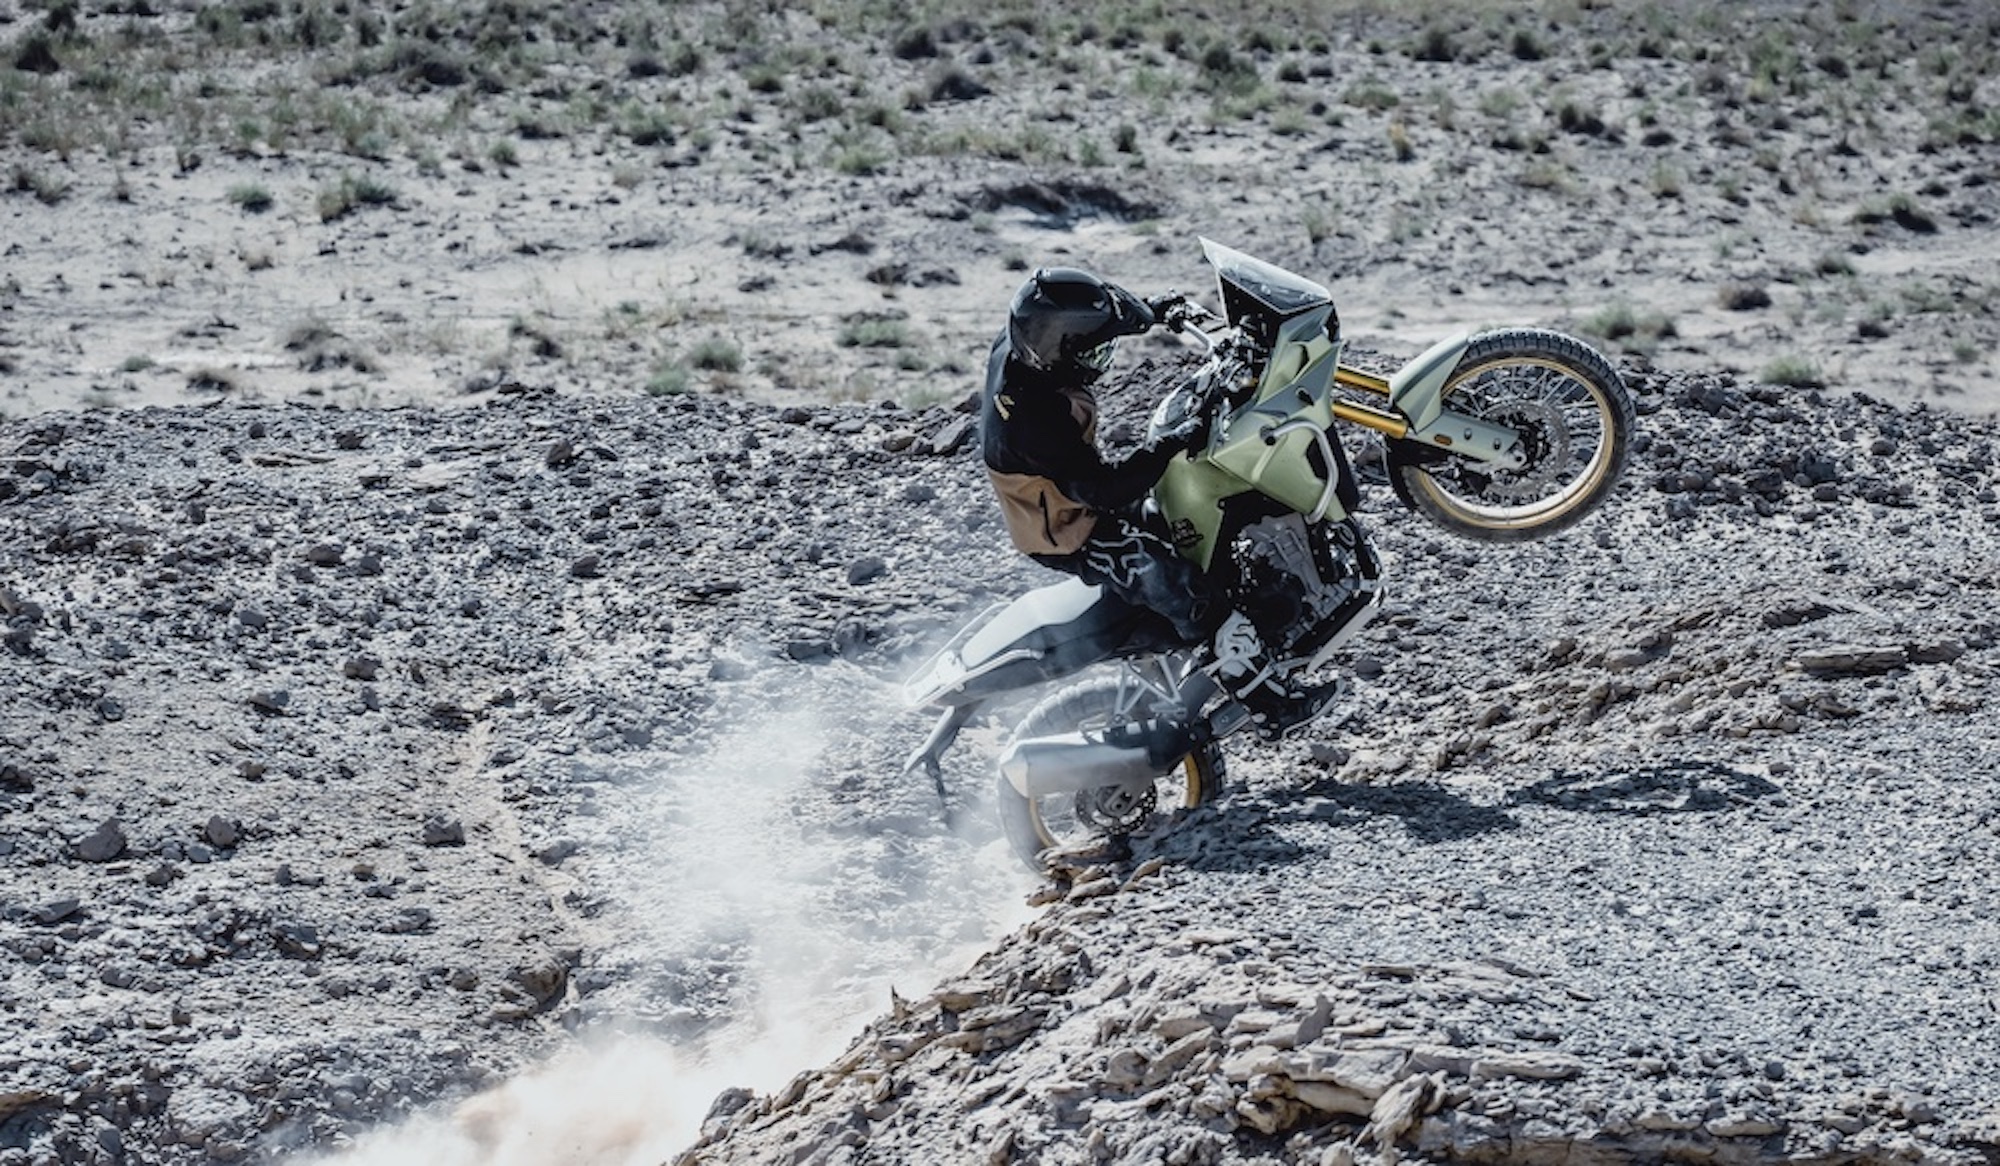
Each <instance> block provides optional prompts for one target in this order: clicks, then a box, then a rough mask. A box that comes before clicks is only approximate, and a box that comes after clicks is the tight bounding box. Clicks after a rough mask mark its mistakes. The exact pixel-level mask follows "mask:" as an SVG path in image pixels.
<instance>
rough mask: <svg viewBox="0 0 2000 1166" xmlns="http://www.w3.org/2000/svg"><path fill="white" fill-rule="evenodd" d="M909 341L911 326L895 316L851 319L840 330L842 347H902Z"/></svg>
mask: <svg viewBox="0 0 2000 1166" xmlns="http://www.w3.org/2000/svg"><path fill="white" fill-rule="evenodd" d="M909 342H910V336H909V327H908V326H907V325H906V324H905V323H904V322H903V321H902V320H899V319H894V318H882V317H870V318H862V319H858V320H849V321H848V322H847V323H846V325H844V326H843V327H842V328H841V330H840V345H841V347H842V348H901V347H903V346H904V345H906V344H908V343H909Z"/></svg>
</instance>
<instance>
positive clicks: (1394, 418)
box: [1333, 364, 1410, 438]
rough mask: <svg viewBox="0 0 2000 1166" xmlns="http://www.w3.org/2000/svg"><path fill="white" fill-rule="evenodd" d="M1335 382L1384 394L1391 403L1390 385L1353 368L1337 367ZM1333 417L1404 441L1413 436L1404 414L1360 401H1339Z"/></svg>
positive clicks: (1334, 372) (1335, 404)
mask: <svg viewBox="0 0 2000 1166" xmlns="http://www.w3.org/2000/svg"><path fill="white" fill-rule="evenodd" d="M1333 379H1334V380H1335V381H1337V382H1339V383H1340V384H1343V385H1346V386H1347V387H1348V388H1351V389H1365V390H1366V391H1368V392H1371V393H1379V394H1381V396H1382V398H1383V399H1384V400H1387V399H1388V396H1389V382H1388V381H1386V380H1383V379H1382V378H1381V377H1378V376H1376V375H1375V374H1373V373H1366V372H1362V371H1361V370H1360V369H1358V368H1349V367H1347V366H1346V365H1344V364H1343V365H1336V366H1335V367H1334V370H1333ZM1333 415H1334V416H1335V417H1338V418H1340V419H1341V420H1342V421H1348V422H1352V423H1353V424H1355V425H1365V426H1367V427H1368V428H1370V429H1373V430H1375V431H1376V432H1378V433H1383V434H1387V435H1388V436H1390V437H1395V438H1402V437H1407V436H1409V433H1410V423H1409V421H1408V420H1407V419H1406V418H1404V417H1403V415H1402V414H1400V413H1397V412H1395V411H1393V410H1390V409H1385V408H1379V407H1377V406H1375V405H1372V404H1363V403H1362V402H1359V401H1335V402H1334V403H1333Z"/></svg>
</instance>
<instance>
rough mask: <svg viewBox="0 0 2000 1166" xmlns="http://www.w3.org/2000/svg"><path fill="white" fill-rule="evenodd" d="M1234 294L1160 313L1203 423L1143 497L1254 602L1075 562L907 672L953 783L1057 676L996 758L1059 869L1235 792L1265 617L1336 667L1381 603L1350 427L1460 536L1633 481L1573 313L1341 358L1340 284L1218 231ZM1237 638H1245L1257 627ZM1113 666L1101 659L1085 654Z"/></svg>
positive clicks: (1581, 507)
mask: <svg viewBox="0 0 2000 1166" xmlns="http://www.w3.org/2000/svg"><path fill="white" fill-rule="evenodd" d="M1201 244H1202V250H1203V253H1204V254H1205V255H1206V257H1207V259H1208V261H1209V263H1210V264H1211V265H1212V266H1213V267H1214V269H1215V276H1216V283H1217V288H1218V293H1219V301H1220V305H1221V311H1220V312H1219V313H1218V312H1215V311H1213V310H1211V309H1209V308H1207V307H1205V306H1203V305H1202V304H1200V303H1199V302H1197V301H1195V300H1193V299H1190V298H1186V297H1179V296H1175V297H1169V298H1168V299H1167V301H1165V302H1166V305H1167V306H1166V307H1165V309H1164V311H1163V312H1162V313H1161V315H1162V319H1161V322H1162V323H1164V324H1165V325H1166V326H1167V327H1168V328H1170V329H1171V330H1172V331H1174V332H1175V333H1178V334H1179V335H1181V336H1183V337H1186V338H1187V339H1189V340H1190V341H1192V342H1193V343H1194V345H1196V347H1197V349H1198V350H1199V354H1200V359H1201V362H1200V364H1199V366H1198V367H1197V368H1196V369H1195V370H1194V371H1193V373H1192V374H1191V375H1190V376H1188V377H1187V378H1186V380H1185V382H1184V383H1183V384H1181V385H1179V386H1178V387H1177V388H1175V389H1173V390H1172V391H1170V392H1169V393H1168V394H1167V395H1166V396H1165V397H1164V398H1163V399H1162V400H1161V401H1160V402H1159V403H1158V406H1157V407H1156V408H1155V410H1154V411H1153V413H1152V416H1151V419H1150V422H1149V424H1150V427H1151V431H1152V432H1153V433H1155V434H1158V433H1161V432H1166V431H1171V430H1175V429H1180V428H1183V427H1184V426H1185V425H1186V422H1187V421H1188V419H1189V418H1191V417H1192V418H1198V419H1202V420H1204V421H1205V422H1206V425H1205V433H1206V437H1205V439H1204V440H1202V441H1201V442H1200V443H1199V444H1198V445H1197V446H1196V447H1193V448H1190V449H1189V450H1188V452H1187V454H1186V455H1185V456H1177V457H1175V458H1174V459H1173V460H1172V461H1171V462H1170V463H1169V465H1168V467H1167V469H1166V470H1165V471H1164V472H1163V473H1162V474H1161V476H1160V479H1159V481H1158V482H1157V483H1156V484H1155V485H1154V486H1153V488H1152V491H1151V493H1150V495H1149V497H1148V498H1147V500H1146V501H1145V503H1144V507H1145V510H1146V512H1147V517H1148V518H1149V519H1150V520H1152V521H1154V522H1156V523H1157V524H1158V525H1159V526H1160V527H1161V528H1162V529H1164V530H1165V531H1166V532H1167V533H1168V535H1169V537H1170V538H1171V539H1172V541H1173V544H1174V546H1175V548H1176V549H1177V550H1178V551H1179V552H1180V553H1181V554H1182V555H1184V556H1186V557H1188V558H1189V559H1191V560H1192V561H1193V562H1194V563H1195V564H1196V565H1197V566H1198V567H1200V568H1201V570H1202V571H1203V572H1205V573H1206V576H1207V578H1208V579H1209V580H1210V581H1211V582H1212V583H1213V584H1214V587H1215V593H1216V594H1218V595H1222V596H1225V597H1227V599H1228V600H1229V603H1230V606H1231V608H1232V611H1233V612H1234V613H1236V615H1235V616H1233V617H1232V621H1231V622H1230V623H1225V624H1224V626H1223V630H1222V631H1220V632H1218V633H1217V635H1216V637H1215V639H1214V640H1213V641H1211V642H1209V643H1203V644H1196V645H1189V644H1187V643H1186V642H1185V641H1183V640H1182V639H1180V637H1179V636H1178V635H1176V633H1175V632H1174V630H1173V629H1172V627H1171V626H1169V625H1168V623H1167V621H1166V620H1165V619H1163V618H1162V617H1160V616H1159V615H1157V614H1155V613H1153V612H1151V611H1149V610H1147V609H1144V608H1140V607H1136V606H1133V605H1131V604H1129V603H1126V602H1125V601H1123V600H1121V599H1119V598H1117V597H1116V596H1113V595H1111V594H1109V593H1107V592H1105V591H1104V590H1103V589H1102V588H1099V587H1095V586H1091V585H1088V584H1085V583H1083V582H1082V581H1081V580H1078V579H1076V578H1073V577H1066V578H1064V579H1063V581H1061V582H1058V583H1052V584H1050V585H1048V586H1045V587H1039V588H1036V589H1034V590H1032V591H1029V592H1028V593H1027V594H1025V595H1022V596H1020V597H1019V598H1017V599H1014V600H1013V601H1012V602H1009V603H1002V604H996V605H994V606H993V607H991V608H989V609H987V610H986V611H985V612H983V613H981V614H980V615H979V616H978V617H976V618H975V619H973V620H972V621H971V622H970V623H968V624H967V625H966V626H965V627H964V628H963V629H961V630H960V631H959V632H958V633H957V634H956V635H955V636H953V637H952V639H951V640H950V642H949V643H947V644H946V645H945V646H944V647H943V648H942V649H941V650H939V651H938V652H937V654H936V655H935V656H933V657H932V658H931V659H930V660H928V661H927V662H926V663H925V664H924V665H923V666H922V667H921V668H920V669H918V671H917V672H916V673H915V674H914V675H913V676H912V677H910V679H909V680H908V681H907V682H906V684H905V685H904V690H903V697H904V700H905V702H906V704H907V706H908V707H910V708H912V709H913V710H914V709H926V708H930V709H937V710H940V711H939V713H938V717H937V720H936V722H935V725H934V727H933V728H932V730H931V733H930V735H929V737H928V738H927V739H926V740H925V741H924V743H923V744H922V746H920V747H919V748H918V749H917V750H916V752H915V753H913V754H912V755H911V756H910V759H909V762H908V764H907V765H906V767H905V772H906V773H915V772H916V771H918V770H923V771H926V772H928V773H929V775H930V777H931V780H932V782H933V783H934V784H935V785H936V787H937V791H938V796H939V798H940V799H941V800H942V799H945V797H946V791H945V788H944V779H943V771H942V760H943V757H944V754H945V753H946V752H947V751H948V750H949V749H950V748H951V747H952V745H953V743H954V742H955V741H956V740H957V738H958V736H959V734H960V731H961V730H963V729H964V728H965V727H966V726H967V725H968V724H969V723H971V721H972V720H973V718H974V717H976V716H978V715H979V714H981V713H982V712H983V711H985V710H987V709H989V708H991V707H993V706H995V705H1001V704H1006V703H1009V702H1013V701H1022V702H1025V699H1026V697H1027V696H1028V695H1029V694H1031V693H1032V692H1033V691H1034V690H1036V689H1038V688H1041V687H1042V686H1045V685H1049V684H1052V683H1054V682H1056V681H1062V680H1071V679H1072V678H1077V679H1074V680H1072V682H1071V683H1069V684H1067V685H1065V686H1063V687H1060V688H1058V689H1056V690H1055V691H1054V692H1052V693H1050V694H1049V695H1047V696H1046V697H1045V698H1044V699H1042V700H1040V701H1039V703H1036V704H1034V705H1033V707H1032V708H1030V709H1029V711H1028V712H1027V713H1026V715H1025V716H1023V717H1022V718H1021V719H1020V720H1019V722H1018V723H1016V724H1015V725H1014V727H1013V730H1012V732H1011V734H1010V735H1009V737H1008V739H1007V741H1006V743H1005V745H1004V746H1003V747H1002V749H1001V752H1000V759H999V771H1000V773H999V779H998V784H997V793H998V803H999V811H1000V819H1001V825H1002V827H1003V829H1004V830H1005V833H1006V836H1007V840H1008V843H1009V845H1010V846H1011V848H1012V849H1013V851H1014V852H1015V854H1017V855H1018V856H1019V857H1020V858H1021V859H1022V861H1023V862H1025V863H1027V864H1028V865H1029V866H1030V867H1031V868H1034V869H1037V870H1039V869H1041V866H1042V862H1043V858H1044V856H1045V855H1046V854H1047V853H1049V852H1051V851H1054V850H1061V851H1071V850H1079V849H1089V848H1091V847H1093V846H1095V845H1097V844H1100V843H1101V842H1103V841H1104V840H1106V839H1116V838H1122V837H1124V836H1126V835H1129V834H1131V833H1133V832H1134V831H1136V830H1138V829H1139V828H1140V827H1142V826H1143V825H1145V824H1146V823H1147V822H1148V821H1149V820H1150V819H1151V817H1152V816H1153V815H1154V814H1155V813H1157V812H1158V811H1159V809H1160V807H1161V806H1162V804H1167V805H1177V806H1184V807H1195V806H1199V805H1202V804H1205V803H1207V802H1210V801H1212V800H1213V799H1215V798H1216V796H1217V795H1218V794H1219V793H1220V791H1221V789H1222V785H1223V781H1224V778H1225V774H1226V766H1225V762H1224V756H1223V752H1222V746H1223V743H1224V742H1225V741H1226V740H1228V739H1229V738H1231V737H1232V736H1233V735H1235V734H1236V733H1238V732H1240V731H1241V730H1243V729H1244V728H1246V727H1248V726H1249V725H1250V724H1251V721H1252V718H1251V715H1250V713H1249V710H1248V709H1247V708H1246V707H1245V705H1244V703H1243V702H1242V701H1241V700H1239V699H1237V698H1236V696H1235V695H1234V692H1237V691H1241V689H1240V688H1239V687H1235V686H1233V685H1225V684H1224V683H1223V682H1222V681H1221V680H1219V679H1218V676H1219V675H1220V674H1221V673H1222V670H1223V668H1224V666H1225V665H1228V664H1230V663H1231V662H1232V660H1233V661H1234V662H1235V663H1237V664H1240V663H1241V662H1242V660H1241V651H1240V649H1239V648H1237V647H1235V646H1232V645H1231V644H1230V643H1229V642H1227V641H1228V640H1229V638H1230V629H1231V627H1232V626H1240V625H1241V624H1242V622H1243V621H1244V619H1248V620H1249V621H1250V622H1251V623H1252V624H1254V626H1255V628H1256V630H1257V632H1258V634H1259V637H1260V638H1261V641H1262V647H1263V648H1264V650H1265V656H1264V658H1263V662H1265V663H1267V664H1268V667H1269V669H1270V670H1271V671H1273V672H1276V673H1277V674H1279V675H1281V676H1289V675H1293V674H1298V673H1305V672H1310V671H1312V670H1314V669H1317V668H1319V667H1320V666H1322V665H1323V664H1325V663H1326V661H1327V660H1328V659H1329V658H1330V657H1331V656H1332V654H1333V653H1334V652H1335V651H1336V650H1337V649H1339V648H1340V647H1341V645H1342V644H1343V643H1345V642H1346V641H1347V640H1348V639H1349V638H1350V637H1351V636H1352V635H1353V634H1354V633H1355V632H1356V631H1357V630H1358V629H1359V628H1360V627H1361V626H1363V625H1364V624H1365V623H1366V620H1367V618H1368V617H1369V616H1370V615H1372V614H1373V613H1374V612H1375V610H1377V609H1378V608H1379V607H1380V605H1381V602H1382V597H1383V591H1382V589H1381V584H1380V577H1379V575H1380V572H1379V570H1378V569H1377V566H1376V563H1375V561H1374V556H1373V554H1372V552H1371V551H1370V550H1369V548H1368V545H1367V542H1366V540H1365V538H1363V537H1362V536H1361V532H1360V529H1359V527H1358V526H1357V525H1356V523H1355V522H1354V520H1353V518H1352V516H1351V511H1352V510H1353V509H1354V508H1355V507H1356V505H1357V504H1358V498H1359V491H1358V488H1357V487H1356V484H1355V480H1354V475H1353V473H1352V472H1351V470H1350V468H1349V465H1348V462H1347V459H1346V456H1345V451H1344V450H1343V448H1342V447H1341V444H1340V442H1339V440H1338V438H1337V436H1336V430H1337V428H1338V427H1340V426H1358V427H1361V428H1362V429H1365V430H1366V431H1368V432H1370V433H1373V434H1376V435H1379V438H1378V440H1379V441H1380V443H1381V449H1380V453H1381V456H1382V461H1383V464H1384V467H1385V469H1386V473H1387V477H1388V480H1389V484H1390V486H1391V487H1392V488H1393V490H1394V491H1395V494H1396V496H1397V497H1398V498H1399V499H1400V500H1401V501H1402V502H1403V503H1404V504H1405V505H1406V506H1407V507H1409V508H1410V509H1412V510H1414V511H1415V512H1417V513H1418V514H1420V515H1422V516H1423V517H1424V518H1426V519H1428V520H1429V521H1431V522H1433V523H1435V524H1437V525H1438V526H1440V527H1443V528H1444V529H1446V530H1448V531H1451V532H1454V533H1455V534H1458V535H1461V536H1464V537H1467V538H1472V539H1478V540H1482V541H1488V542H1501V543H1505V542H1514V541H1520V540H1525V539H1534V538H1541V537H1545V536H1547V535H1550V534H1554V533H1556V532H1557V531H1561V530H1564V529H1567V528H1569V527H1571V526H1574V525H1575V524H1576V523H1578V522H1579V521H1581V520H1582V519H1583V518H1584V517H1585V516H1586V515H1588V514H1589V513H1590V512H1591V511H1592V510H1593V509H1595V508H1596V507H1597V505H1598V504H1599V503H1601V502H1602V501H1603V500H1604V499H1605V498H1606V497H1607V496H1608V495H1609V494H1610V493H1611V491H1612V489H1613V487H1614V486H1615V485H1616V484H1617V482H1618V480H1619V477H1620V475H1621V474H1622V472H1623V471H1624V468H1625V463H1626V459H1627V456H1628V452H1629V449H1630V444H1631V436H1632V431H1633V428H1634V424H1635V422H1634V412H1633V404H1632V398H1631V396H1630V394H1629V392H1628V391H1627V389H1626V388H1625V385H1624V383H1623V382H1622V381H1621V380H1620V379H1619V376H1618V373H1617V372H1616V370H1614V369H1613V368H1612V367H1611V365H1610V363H1609V362H1607V361H1606V360H1605V358H1604V357H1603V356H1602V355H1601V354H1599V353H1598V352H1597V351H1596V350H1594V349H1592V348H1591V347H1590V346H1588V345H1587V344H1584V343H1583V342H1581V341H1579V340H1576V339H1574V338H1572V337H1569V336H1565V335H1562V334H1560V333H1557V332H1550V331H1545V330H1540V329H1525V328H1510V329H1502V330H1497V331H1489V332H1484V333H1480V334H1478V335H1467V334H1460V335H1457V336H1453V337H1449V338H1447V339H1445V340H1442V341H1440V342H1439V343H1437V344H1436V345H1434V346H1432V347H1431V348H1430V349H1429V350H1428V351H1425V352H1424V353H1422V354H1421V355H1419V356H1417V357H1416V358H1415V359H1414V360H1411V361H1410V362H1409V363H1408V364H1406V365H1404V366H1403V367H1402V368H1401V369H1400V370H1398V371H1397V372H1396V373H1395V374H1394V375H1392V376H1389V377H1387V378H1383V377H1380V376H1376V375H1373V374H1371V373H1368V372H1364V371H1362V370H1360V369H1358V368H1355V367H1352V366H1349V365H1346V364H1343V363H1341V356H1342V354H1343V351H1344V342H1343V340H1342V337H1341V333H1340V320H1339V316H1338V314H1337V312H1336V311H1335V307H1334V302H1333V295H1332V293H1331V292H1329V291H1328V290H1327V288H1326V287H1325V286H1323V285H1321V284H1319V283H1316V282H1314V281H1312V280H1310V279H1307V278H1304V277H1302V276H1299V275H1296V274H1293V273H1292V272H1289V271H1286V270H1284V269H1282V268H1279V267H1276V266H1274V265H1272V264H1270V263H1266V262H1264V261H1263V260H1260V259H1257V258H1255V257H1253V256H1250V255H1247V254H1245V253H1243V252H1241V251H1238V250H1235V249H1233V248H1230V247H1226V246H1223V245H1222V244H1220V243H1217V242H1214V241H1213V240H1210V239H1206V238H1204V239H1202V240H1201ZM1238 638H1239V639H1240V636H1239V637H1238ZM1091 670H1096V674H1094V675H1091V676H1088V677H1084V676H1083V675H1082V674H1084V673H1086V672H1089V671H1091Z"/></svg>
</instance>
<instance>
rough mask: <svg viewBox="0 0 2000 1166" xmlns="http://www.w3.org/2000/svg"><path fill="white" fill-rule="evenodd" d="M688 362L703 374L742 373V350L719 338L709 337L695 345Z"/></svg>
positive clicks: (731, 342)
mask: <svg viewBox="0 0 2000 1166" xmlns="http://www.w3.org/2000/svg"><path fill="white" fill-rule="evenodd" d="M688 360H689V361H690V362H691V363H692V364H693V365H694V367H696V368H698V369H701V370H703V371H704V372H741V371H743V350H742V349H741V348H738V347H737V346H736V344H735V343H734V342H733V341H730V340H726V339H724V338H723V337H720V336H710V337H708V338H707V339H705V340H703V341H702V342H701V343H699V344H697V345H695V346H694V351H693V352H692V353H690V354H689V355H688Z"/></svg>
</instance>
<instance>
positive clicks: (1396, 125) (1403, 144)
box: [1389, 119, 1417, 162]
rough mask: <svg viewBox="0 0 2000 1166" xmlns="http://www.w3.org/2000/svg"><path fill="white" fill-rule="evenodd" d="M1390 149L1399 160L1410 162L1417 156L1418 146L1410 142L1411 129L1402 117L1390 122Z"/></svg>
mask: <svg viewBox="0 0 2000 1166" xmlns="http://www.w3.org/2000/svg"><path fill="white" fill-rule="evenodd" d="M1389 149H1390V151H1391V152H1392V153H1394V154H1395V155H1396V161H1398V162H1408V161H1409V160H1411V159H1412V158H1415V157H1416V156H1417V148H1416V147H1415V146H1413V145H1411V144H1410V131H1409V129H1408V128H1406V127H1405V126H1404V125H1403V123H1402V121H1401V120H1400V119H1398V120H1396V121H1392V122H1390V123H1389Z"/></svg>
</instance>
